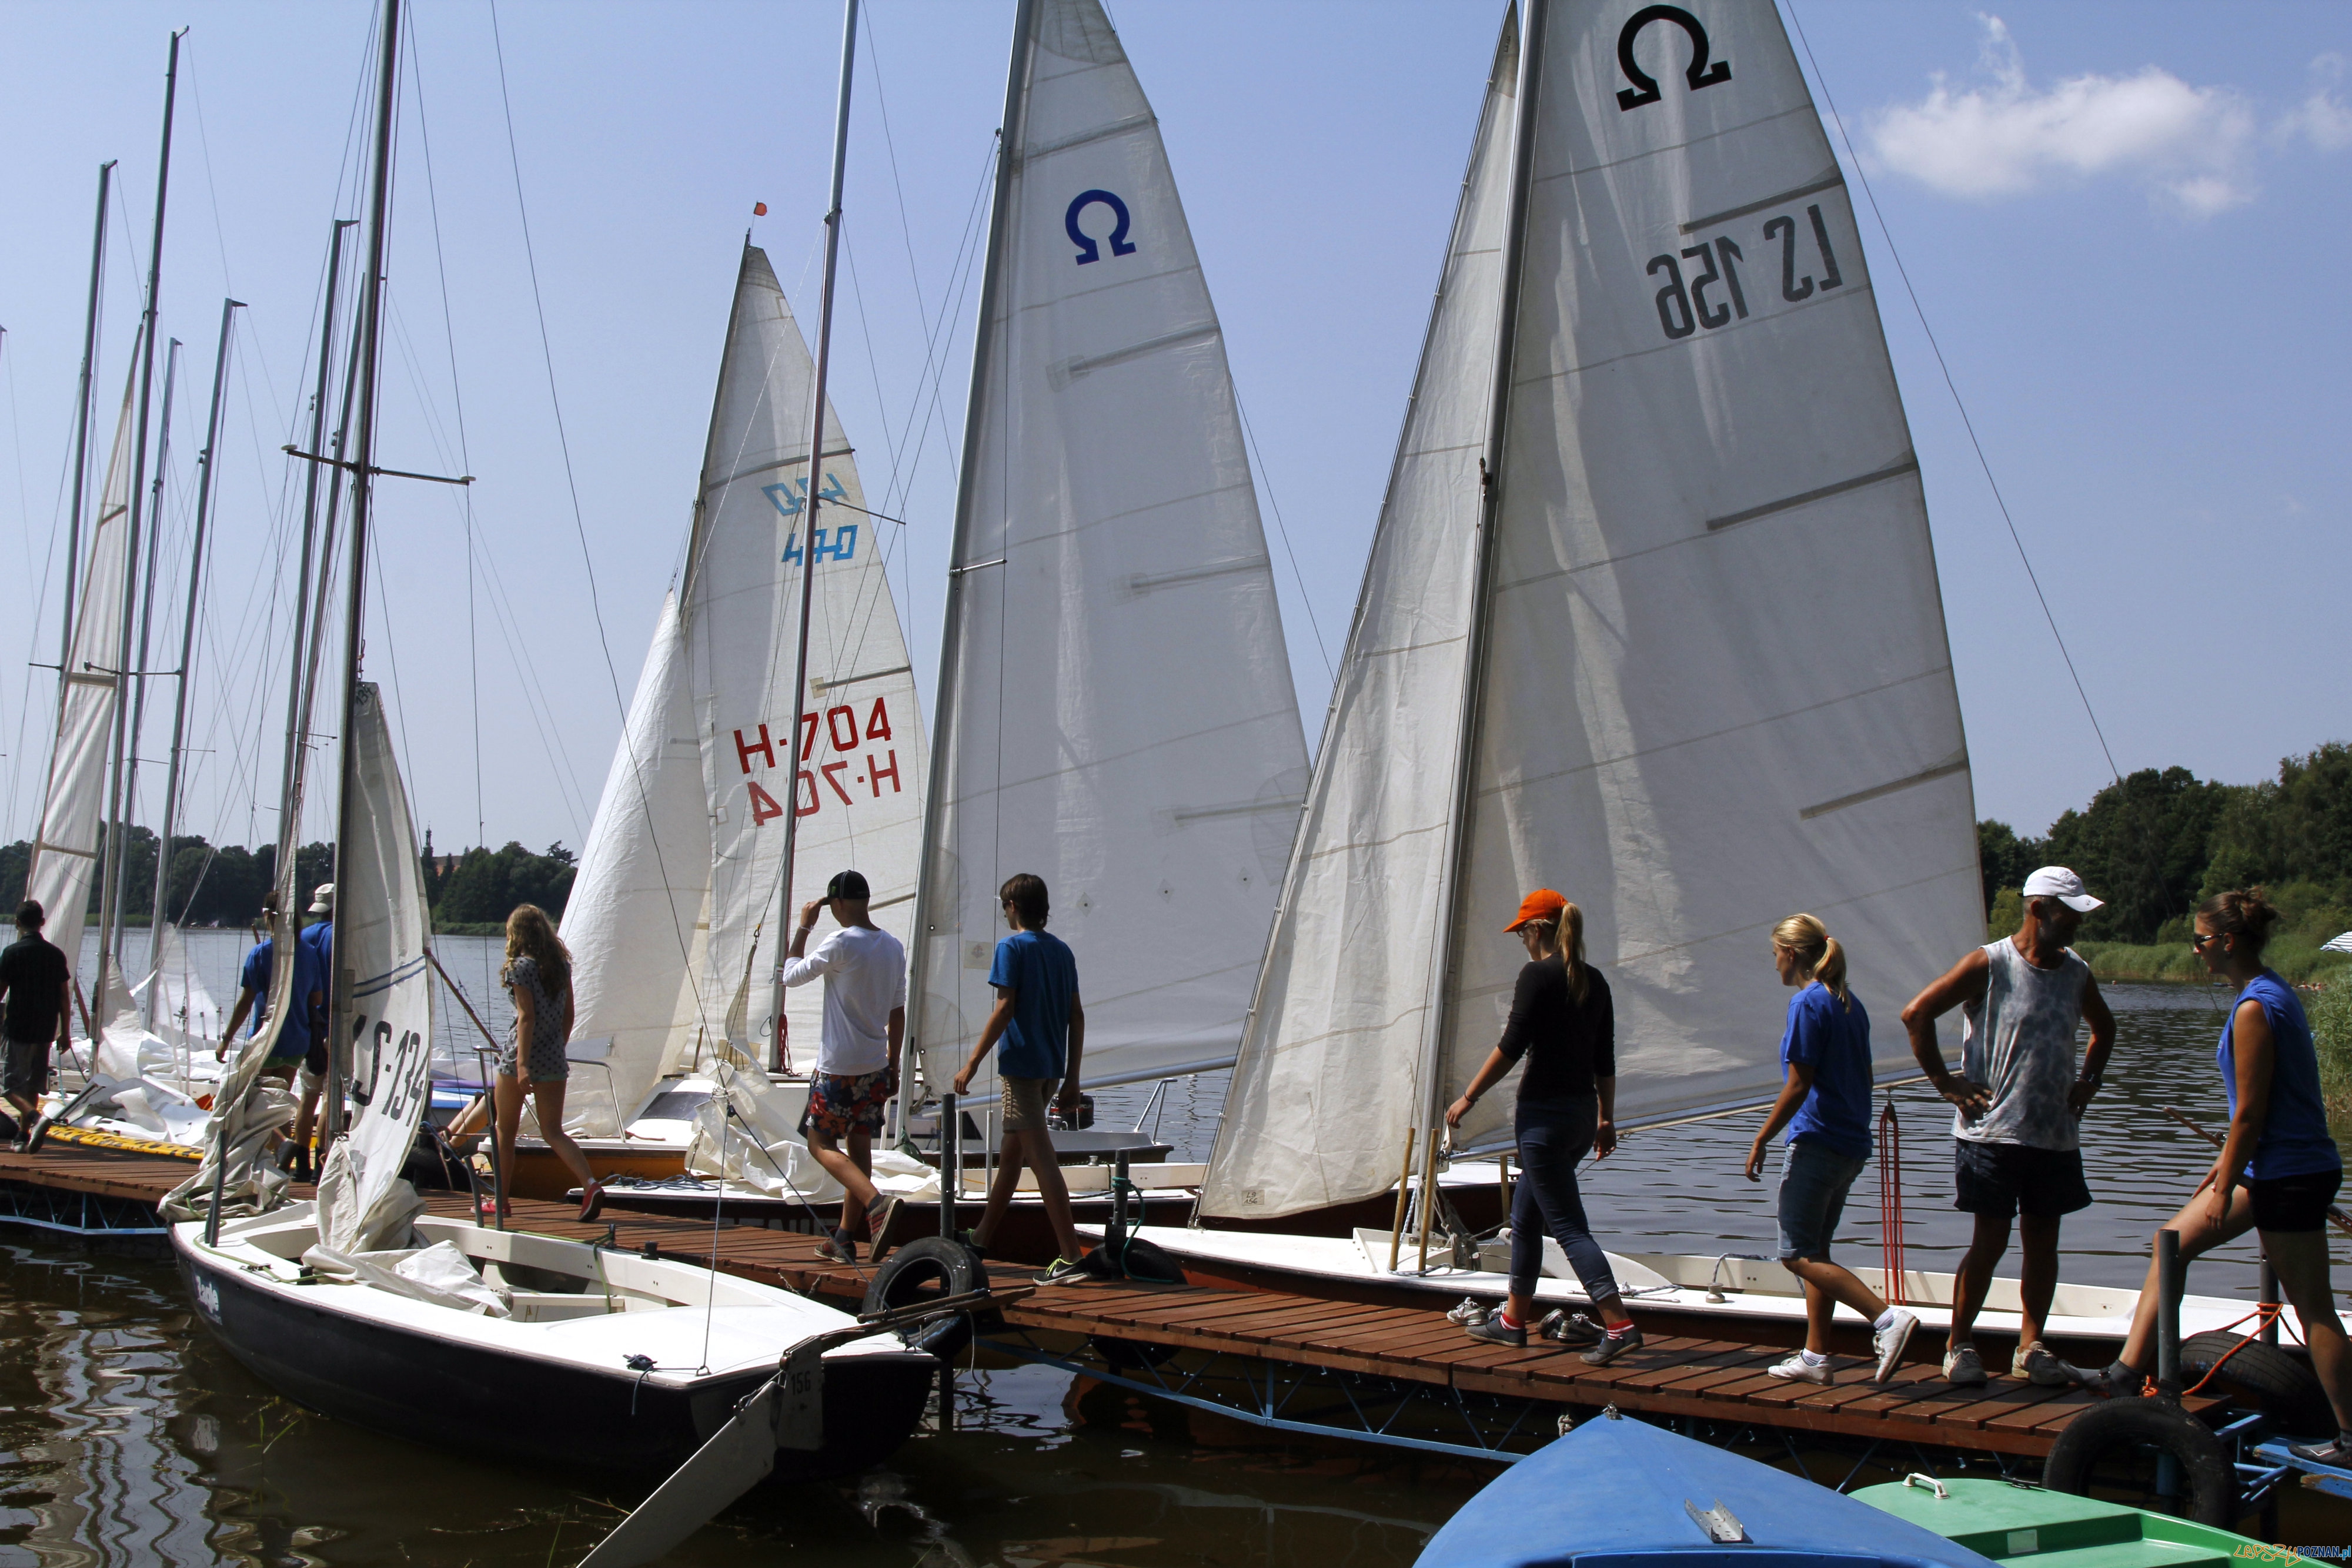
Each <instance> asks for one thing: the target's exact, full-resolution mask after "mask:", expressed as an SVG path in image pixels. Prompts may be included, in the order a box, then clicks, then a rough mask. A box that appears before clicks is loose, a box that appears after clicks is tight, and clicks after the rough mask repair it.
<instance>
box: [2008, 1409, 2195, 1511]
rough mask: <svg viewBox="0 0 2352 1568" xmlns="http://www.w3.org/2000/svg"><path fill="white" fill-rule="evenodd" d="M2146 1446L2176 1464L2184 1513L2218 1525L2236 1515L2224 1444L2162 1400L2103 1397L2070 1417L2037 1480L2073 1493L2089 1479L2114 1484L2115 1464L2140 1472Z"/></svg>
mask: <svg viewBox="0 0 2352 1568" xmlns="http://www.w3.org/2000/svg"><path fill="white" fill-rule="evenodd" d="M2148 1448H2153V1449H2155V1450H2156V1451H2157V1452H2158V1454H2163V1455H2169V1456H2170V1457H2171V1458H2173V1459H2174V1460H2176V1461H2177V1462H2178V1463H2179V1469H2180V1482H2181V1485H2182V1486H2183V1487H2184V1488H2185V1489H2187V1492H2188V1497H2187V1506H2186V1509H2185V1513H2186V1515H2187V1517H2188V1518H2190V1519H2193V1520H2195V1521H2197V1522H2198V1523H2200V1524H2210V1525H2215V1526H2218V1527H2220V1528H2221V1529H2225V1530H2226V1529H2228V1528H2229V1527H2230V1526H2231V1524H2232V1523H2234V1522H2235V1521H2236V1520H2237V1517H2238V1472H2237V1470H2236V1469H2235V1468H2234V1467H2232V1466H2231V1463H2230V1455H2229V1451H2228V1450H2227V1449H2225V1448H2222V1447H2221V1438H2219V1437H2215V1436H2213V1434H2212V1433H2211V1432H2210V1431H2208V1430H2206V1428H2205V1427H2204V1424H2203V1423H2201V1422H2200V1421H2199V1420H2198V1419H2197V1418H2196V1417H2195V1416H2190V1415H2189V1414H2188V1413H2187V1412H2186V1411H2184V1410H2182V1409H2181V1408H2180V1407H2179V1406H2177V1405H2174V1404H2172V1403H2170V1402H2169V1401H2167V1400H2163V1399H2144V1398H2143V1399H2123V1398H2118V1399H2110V1400H2108V1401H2106V1402H2105V1404H2101V1405H2095V1406H2091V1408H2089V1409H2087V1410H2085V1411H2084V1412H2083V1413H2082V1414H2081V1415H2080V1416H2075V1417H2074V1420H2072V1421H2070V1422H2068V1423H2067V1424H2066V1429H2065V1430H2064V1431H2063V1432H2061V1433H2059V1434H2058V1441H2057V1443H2056V1444H2055V1445H2054V1446H2053V1447H2052V1448H2051V1450H2050V1458H2049V1461H2048V1463H2046V1464H2045V1465H2044V1466H2043V1467H2042V1484H2043V1485H2045V1486H2047V1487H2048V1488H2049V1489H2050V1490H2053V1491H2063V1492H2072V1493H2074V1495H2075V1496H2076V1497H2089V1496H2092V1495H2093V1493H2092V1490H2091V1489H2092V1487H2093V1486H2094V1485H2098V1486H2100V1487H2101V1488H2102V1490H2116V1487H2117V1478H2116V1476H2115V1471H2116V1469H2126V1470H2128V1471H2129V1472H2131V1473H2133V1474H2135V1475H2138V1474H2144V1473H2145V1472H2144V1471H2143V1470H2142V1469H2140V1464H2139V1460H2138V1455H2139V1453H2140V1451H2141V1450H2144V1449H2148ZM2116 1461H2121V1463H2120V1465H2118V1464H2117V1463H2116ZM2103 1466H2104V1467H2105V1470H2104V1471H2103V1469H2102V1467H2103ZM2120 1486H2121V1487H2122V1488H2123V1489H2128V1490H2137V1491H2140V1492H2150V1493H2152V1492H2153V1490H2154V1488H2153V1486H2152V1485H2148V1484H2146V1483H2143V1482H2139V1481H2137V1480H2124V1481H2121V1482H2120ZM2142 1506H2146V1505H2145V1504H2143V1505H2142Z"/></svg>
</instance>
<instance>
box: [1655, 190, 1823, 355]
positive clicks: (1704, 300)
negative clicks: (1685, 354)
mask: <svg viewBox="0 0 2352 1568" xmlns="http://www.w3.org/2000/svg"><path fill="white" fill-rule="evenodd" d="M1805 217H1806V220H1807V222H1808V224H1809V225H1810V226H1811V231H1812V232H1811V235H1807V236H1805V238H1806V239H1810V241H1811V243H1810V244H1806V243H1805V242H1804V240H1803V239H1801V238H1800V236H1799V233H1798V228H1797V220H1796V219H1795V218H1793V217H1790V215H1789V214H1786V213H1783V214H1780V215H1779V216H1778V217H1773V218H1768V219H1766V220H1765V223H1764V249H1763V250H1762V251H1761V252H1759V255H1758V257H1757V259H1758V261H1759V263H1760V264H1762V265H1765V266H1768V267H1769V265H1770V259H1769V258H1770V256H1771V253H1772V251H1773V248H1774V247H1775V246H1777V247H1778V249H1779V259H1780V298H1782V299H1785V300H1787V301H1789V302H1790V304H1792V305H1793V304H1795V303H1796V302H1797V301H1799V300H1801V299H1810V298H1812V297H1813V291H1814V290H1815V289H1817V288H1820V289H1830V288H1835V287H1838V286H1839V285H1840V284H1841V283H1843V282H1844V281H1845V280H1844V279H1843V277H1840V276H1839V274H1838V264H1837V253H1836V252H1835V251H1834V250H1832V249H1831V247H1830V230H1829V225H1828V224H1826V223H1824V222H1823V221H1822V209H1821V206H1820V204H1818V203H1816V204H1812V205H1810V206H1808V207H1806V208H1805ZM1747 261H1748V254H1747V252H1745V251H1743V250H1741V249H1740V248H1739V242H1738V241H1737V240H1735V239H1733V238H1732V237H1731V236H1730V235H1717V236H1716V237H1715V238H1713V239H1711V240H1701V241H1700V242H1699V243H1698V244H1696V245H1695V246H1691V247H1690V248H1689V249H1687V250H1685V251H1684V252H1682V253H1681V255H1680V256H1676V255H1675V254H1674V253H1672V252H1668V253H1667V254H1665V255H1663V256H1652V257H1651V258H1650V265H1649V267H1647V268H1645V270H1646V271H1647V272H1648V274H1649V276H1650V277H1664V279H1665V286H1664V287H1662V288H1660V289H1659V290H1658V293H1657V306H1658V325H1659V326H1661V327H1663V328H1664V329H1665V331H1666V336H1667V337H1668V338H1669V339H1676V338H1687V337H1689V336H1690V335H1691V334H1692V333H1694V332H1696V331H1697V330H1698V329H1700V328H1702V327H1704V328H1706V329H1708V330H1709V331H1712V330H1714V329H1716V328H1717V327H1727V326H1729V325H1730V324H1731V323H1732V322H1733V321H1735V320H1743V321H1744V320H1746V319H1748V290H1747V288H1746V287H1744V286H1743V285H1742V283H1741V281H1740V277H1739V269H1740V267H1742V266H1744V265H1746V263H1747ZM1684 262H1688V263H1690V264H1691V265H1690V267H1688V268H1687V269H1685V267H1684V266H1683V263H1684ZM1815 267H1819V268H1820V271H1819V273H1818V274H1816V273H1815V272H1814V270H1813V269H1814V268H1815Z"/></svg>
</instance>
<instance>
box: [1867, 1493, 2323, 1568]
mask: <svg viewBox="0 0 2352 1568" xmlns="http://www.w3.org/2000/svg"><path fill="white" fill-rule="evenodd" d="M1942 1485H1943V1491H1944V1495H1943V1496H1941V1497H1938V1496H1937V1494H1936V1492H1935V1490H1933V1489H1931V1488H1928V1487H1927V1486H1923V1485H1912V1484H1908V1483H1890V1484H1888V1485H1885V1486H1875V1487H1864V1488H1863V1489H1862V1490H1859V1491H1857V1492H1855V1493H1854V1494H1853V1495H1854V1497H1855V1498H1856V1499H1858V1500H1861V1501H1863V1502H1866V1503H1868V1504H1870V1505H1871V1506H1872V1507H1873V1508H1875V1509H1878V1510H1879V1511H1882V1512H1885V1513H1891V1514H1893V1515H1894V1516H1895V1518H1897V1519H1900V1520H1903V1521H1906V1523H1910V1524H1916V1525H1918V1526H1920V1527H1921V1528H1922V1529H1925V1530H1931V1531H1935V1532H1936V1533H1937V1535H1940V1536H1943V1537H1944V1538H1945V1539H1946V1540H1948V1541H1953V1542H1958V1543H1959V1544H1960V1545H1962V1546H1965V1547H1967V1548H1969V1550H1970V1551H1972V1552H1979V1553H1981V1554H1982V1555H1984V1556H1987V1557H1990V1558H1994V1559H1996V1560H2007V1559H2019V1558H2026V1557H2031V1558H2032V1560H2033V1563H2034V1568H2225V1565H2227V1568H2249V1565H2251V1564H2257V1563H2260V1564H2276V1565H2280V1568H2284V1565H2285V1564H2288V1563H2308V1562H2309V1561H2310V1559H2308V1558H2306V1557H2304V1556H2301V1555H2299V1554H2298V1553H2296V1552H2293V1551H2291V1550H2289V1549H2288V1548H2286V1547H2284V1546H2273V1545H2270V1544H2269V1543H2268V1542H2261V1541H2256V1540H2254V1539H2253V1538H2252V1536H2247V1535H2240V1534H2237V1533H2236V1532H2235V1531H2228V1530H2221V1529H2217V1528H2215V1527H2214V1526H2212V1525H2210V1524H2198V1523H2195V1522H2193V1521H2189V1520H2186V1519H2174V1518H2172V1517H2170V1516H2169V1515H2167V1514H2161V1513H2150V1512H2148V1511H2146V1510H2145V1509H2137V1508H2127V1507H2126V1506H2124V1505H2123V1504H2121V1503H2114V1502H2101V1501H2099V1500H2096V1499H2094V1498H2087V1497H2076V1496H2074V1494H2073V1493H2071V1492H2059V1491H2044V1490H2042V1489H2041V1488H2039V1487H2023V1486H2014V1485H2011V1483H2010V1482H2008V1481H1996V1480H1949V1481H1945V1482H1944V1483H1942Z"/></svg>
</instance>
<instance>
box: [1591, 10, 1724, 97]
mask: <svg viewBox="0 0 2352 1568" xmlns="http://www.w3.org/2000/svg"><path fill="white" fill-rule="evenodd" d="M1653 22H1672V23H1673V24H1674V25H1675V26H1677V27H1680V28H1681V29H1682V30H1683V31H1684V32H1685V33H1686V34H1688V35H1689V36H1690V46H1691V59H1690V68H1689V69H1688V70H1685V72H1683V79H1684V80H1685V81H1686V82H1688V83H1689V84H1690V89H1691V91H1693V92H1696V91H1697V90H1698V89H1701V88H1703V87H1713V86H1715V85H1716V84H1717V82H1727V81H1729V80H1730V79H1731V62H1730V61H1729V60H1717V61H1716V62H1715V64H1713V65H1712V66H1710V65H1708V64H1707V63H1706V55H1707V46H1706V28H1705V27H1702V26H1699V21H1698V18H1697V17H1696V16H1692V15H1691V14H1690V13H1689V12H1687V11H1685V10H1684V9H1683V8H1682V7H1681V6H1679V5H1644V6H1643V7H1642V8H1641V9H1640V10H1638V11H1636V12H1634V13H1633V15H1632V16H1628V17H1627V18H1626V19H1625V26H1624V28H1623V30H1622V31H1621V32H1619V33H1618V35H1617V67H1618V68H1619V69H1620V70H1622V71H1623V72H1624V73H1625V79H1626V80H1627V81H1629V82H1632V83H1633V86H1632V87H1628V88H1620V89H1618V92H1617V107H1618V108H1619V109H1621V110H1623V109H1639V108H1641V107H1642V105H1643V104H1645V103H1655V102H1657V101H1658V82H1657V78H1654V77H1653V76H1652V75H1650V73H1649V72H1647V71H1645V70H1643V68H1642V62H1641V61H1639V60H1637V59H1635V58H1634V57H1633V40H1634V39H1636V38H1638V37H1641V36H1642V29H1643V28H1644V27H1646V26H1649V25H1650V24H1651V23H1653ZM1667 47H1669V48H1672V47H1673V45H1672V44H1671V43H1669V44H1668V46H1667Z"/></svg>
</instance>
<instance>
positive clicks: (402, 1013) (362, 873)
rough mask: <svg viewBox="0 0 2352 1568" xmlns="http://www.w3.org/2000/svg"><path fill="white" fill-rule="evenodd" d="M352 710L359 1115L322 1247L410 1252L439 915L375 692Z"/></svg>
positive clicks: (348, 831) (347, 869)
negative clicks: (406, 1172)
mask: <svg viewBox="0 0 2352 1568" xmlns="http://www.w3.org/2000/svg"><path fill="white" fill-rule="evenodd" d="M355 706H356V712H357V716H358V720H359V725H358V730H359V732H358V734H357V735H355V736H353V737H351V739H350V741H349V744H352V745H353V746H355V747H357V748H358V749H357V752H356V754H355V757H354V759H353V764H354V765H353V771H354V774H355V776H356V778H357V780H358V792H357V797H356V799H355V800H353V802H352V803H353V804H354V805H355V806H356V807H357V808H358V810H359V814H358V819H357V820H356V821H346V822H344V824H343V827H342V832H343V838H344V844H343V855H342V881H341V883H340V884H339V885H338V887H337V888H336V892H335V967H336V968H337V969H338V970H340V971H341V974H340V975H339V976H338V980H339V981H340V983H341V984H343V985H347V986H348V987H349V988H350V996H351V998H352V1004H351V1005H352V1099H353V1100H354V1101H356V1102H358V1103H359V1106H360V1112H359V1114H358V1116H357V1117H356V1118H355V1119H354V1120H353V1121H352V1129H351V1134H350V1136H348V1137H345V1138H341V1139H338V1140H337V1141H336V1144H335V1146H334V1149H333V1151H332V1152H331V1154H330V1155H329V1156H328V1160H327V1166H326V1168H325V1170H324V1171H322V1172H321V1173H320V1189H321V1200H320V1208H321V1212H320V1220H319V1232H320V1240H321V1242H322V1243H323V1244H325V1245H327V1246H329V1247H331V1248H333V1249H335V1250H337V1251H340V1252H355V1251H359V1252H363V1251H368V1250H371V1249H376V1248H382V1247H397V1246H400V1245H403V1243H404V1238H405V1236H406V1233H407V1231H406V1221H407V1218H408V1217H409V1216H410V1215H411V1214H413V1213H414V1212H415V1196H414V1194H413V1193H410V1192H409V1191H408V1190H407V1188H406V1187H405V1186H404V1184H400V1170H401V1166H403V1165H404V1163H405V1162H406V1161H407V1158H408V1151H409V1147H410V1145H413V1144H414V1143H415V1139H416V1126H417V1123H418V1121H419V1120H420V1119H421V1118H422V1117H423V1115H424V1113H425V1103H426V1102H427V1101H428V1100H429V1099H430V1098H431V1093H430V1090H431V1079H432V1067H433V971H432V966H431V963H430V960H428V959H427V957H426V956H425V944H426V940H427V938H428V936H429V935H430V932H431V923H430V922H431V916H430V912H429V910H428V908H427V906H426V904H425V875H424V867H423V864H422V862H419V861H418V859H417V852H416V831H415V826H414V824H413V823H412V821H411V820H410V818H409V814H408V791H407V790H406V789H404V788H403V786H402V784H401V781H400V768H399V765H398V764H397V763H396V762H395V761H394V757H393V749H392V732H391V730H390V729H389V728H387V727H386V726H385V724H384V716H383V699H382V695H381V694H380V693H379V692H378V691H377V689H376V687H375V685H373V683H371V682H364V681H363V682H362V683H361V684H360V686H359V693H358V702H357V704H356V705H355ZM338 1166H343V1167H345V1168H344V1169H340V1170H339V1169H338V1168H337V1167H338ZM396 1184H398V1185H396ZM329 1189H332V1190H333V1193H334V1197H333V1199H332V1203H331V1205H330V1201H329V1199H328V1198H327V1197H326V1196H325V1194H326V1193H327V1192H328V1190H329ZM329 1207H332V1208H333V1211H334V1212H333V1213H332V1214H330V1213H329V1212H327V1210H328V1209H329Z"/></svg>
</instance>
